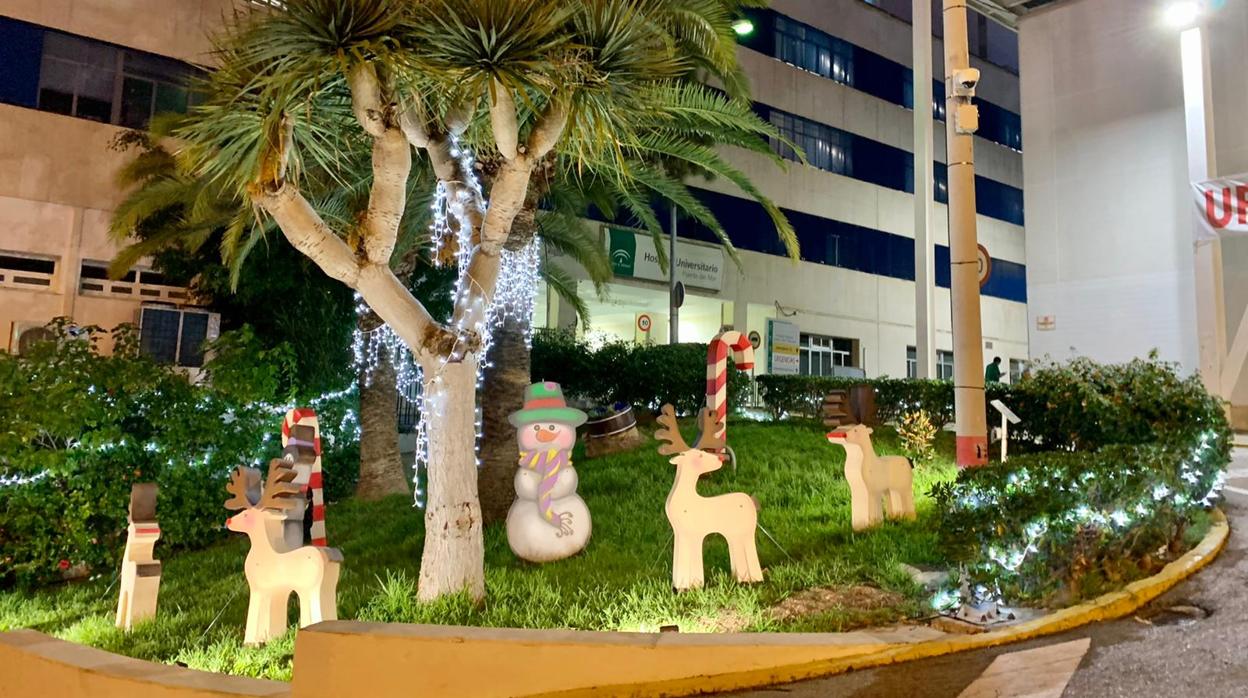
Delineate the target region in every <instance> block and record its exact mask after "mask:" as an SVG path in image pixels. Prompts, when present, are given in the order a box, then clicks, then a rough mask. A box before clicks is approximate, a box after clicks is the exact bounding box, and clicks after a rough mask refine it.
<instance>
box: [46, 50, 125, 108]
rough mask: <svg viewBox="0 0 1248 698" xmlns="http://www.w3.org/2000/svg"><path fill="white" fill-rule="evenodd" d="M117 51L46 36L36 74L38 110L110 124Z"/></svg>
mask: <svg viewBox="0 0 1248 698" xmlns="http://www.w3.org/2000/svg"><path fill="white" fill-rule="evenodd" d="M118 55H119V54H118V51H117V49H115V48H113V47H111V46H108V45H106V44H101V43H99V42H95V41H90V40H88V39H82V38H79V37H76V36H70V35H68V34H60V33H58V32H48V33H47V34H46V35H45V37H44V40H43V60H42V65H41V67H40V72H39V108H40V109H43V110H45V111H52V112H56V113H58V114H67V115H69V116H79V117H82V118H84V119H91V120H93V121H103V122H106V123H107V122H109V121H112V115H113V92H114V88H115V86H116V82H117V60H118Z"/></svg>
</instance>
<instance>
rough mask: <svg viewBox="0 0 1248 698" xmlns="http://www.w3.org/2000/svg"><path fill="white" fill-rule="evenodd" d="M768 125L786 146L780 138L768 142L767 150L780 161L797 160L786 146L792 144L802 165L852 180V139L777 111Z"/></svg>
mask: <svg viewBox="0 0 1248 698" xmlns="http://www.w3.org/2000/svg"><path fill="white" fill-rule="evenodd" d="M771 123H772V125H774V126H775V127H776V130H777V131H779V132H780V135H781V136H782V137H783V138H784V139H785V140H787V141H788V143H786V142H785V140H781V139H780V138H773V139H772V142H771V148H772V150H774V151H775V152H776V154H778V155H780V157H783V158H787V159H789V160H793V161H796V160H797V153H796V152H795V151H794V150H793V148H792V147H791V146H790V145H789V143H792V144H793V145H796V146H797V147H798V148H801V149H802V151H803V152H804V153H805V154H806V161H807V162H808V163H809V164H810V165H811V166H812V167H818V168H819V169H821V170H826V171H828V172H835V173H836V174H841V175H845V176H847V177H852V176H853V161H854V158H853V142H854V139H853V136H852V135H851V134H849V133H846V132H844V131H842V130H840V129H837V128H832V127H831V126H826V125H824V124H821V123H819V122H817V121H811V120H810V119H803V118H802V117H800V116H794V115H793V114H789V113H787V112H782V111H780V110H779V109H772V110H771Z"/></svg>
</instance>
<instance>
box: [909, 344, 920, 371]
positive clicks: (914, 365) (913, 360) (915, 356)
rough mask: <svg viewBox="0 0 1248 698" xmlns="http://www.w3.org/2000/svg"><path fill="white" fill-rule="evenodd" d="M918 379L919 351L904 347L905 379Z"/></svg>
mask: <svg viewBox="0 0 1248 698" xmlns="http://www.w3.org/2000/svg"><path fill="white" fill-rule="evenodd" d="M918 377H919V350H918V349H915V348H914V347H906V378H918Z"/></svg>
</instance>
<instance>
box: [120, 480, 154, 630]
mask: <svg viewBox="0 0 1248 698" xmlns="http://www.w3.org/2000/svg"><path fill="white" fill-rule="evenodd" d="M157 491H158V488H157V487H156V483H154V482H144V483H136V484H135V485H133V486H132V487H131V488H130V526H129V527H128V528H127V529H126V552H125V553H124V554H123V556H122V558H121V593H120V595H119V597H118V599H117V619H116V625H117V627H118V628H121V629H122V630H126V631H129V630H130V627H131V626H133V625H134V624H135V623H137V622H139V621H141V620H147V619H148V618H155V617H156V598H157V596H158V595H159V594H160V560H157V559H155V558H153V557H152V554H153V553H152V548H154V547H155V546H156V541H157V540H159V539H160V525H159V524H157V523H156V493H157Z"/></svg>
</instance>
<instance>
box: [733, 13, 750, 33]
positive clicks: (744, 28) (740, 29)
mask: <svg viewBox="0 0 1248 698" xmlns="http://www.w3.org/2000/svg"><path fill="white" fill-rule="evenodd" d="M732 30H733V31H734V32H736V33H737V36H749V35H750V34H753V33H754V22H752V21H750V19H749V18H747V17H742V18H741V19H738V20H737V21H735V22H733V23H732Z"/></svg>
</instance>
